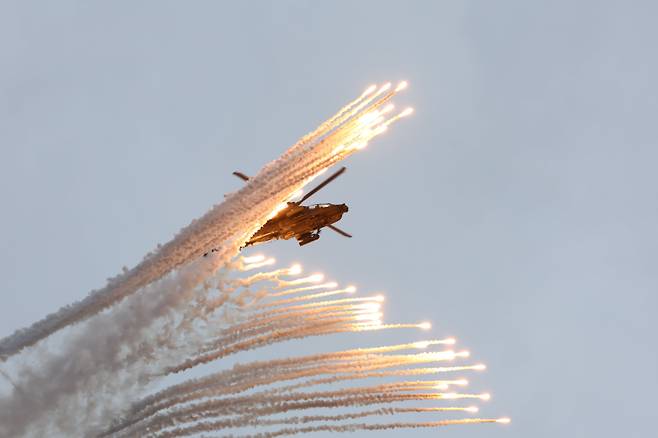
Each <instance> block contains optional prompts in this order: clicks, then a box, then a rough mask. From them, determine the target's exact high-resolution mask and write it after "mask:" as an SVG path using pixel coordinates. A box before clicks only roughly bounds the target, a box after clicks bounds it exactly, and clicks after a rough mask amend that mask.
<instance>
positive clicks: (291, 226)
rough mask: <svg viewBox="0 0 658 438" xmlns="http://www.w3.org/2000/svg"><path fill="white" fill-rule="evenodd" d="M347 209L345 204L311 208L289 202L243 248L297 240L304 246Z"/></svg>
mask: <svg viewBox="0 0 658 438" xmlns="http://www.w3.org/2000/svg"><path fill="white" fill-rule="evenodd" d="M347 210H348V208H347V205H345V204H317V205H311V206H303V205H298V204H296V203H294V202H289V203H288V204H287V206H286V207H285V208H284V209H282V210H281V211H279V212H278V213H277V214H276V216H274V217H273V218H272V219H270V220H269V221H267V222H266V223H265V225H263V226H262V227H261V228H260V229H259V230H258V231H257V232H256V234H254V235H253V236H251V239H249V241H248V242H247V243H246V244H245V246H249V245H255V244H257V243H263V242H267V241H269V240H275V239H283V240H287V239H292V238H293V237H294V238H296V239H297V241H298V242H299V245H300V246H301V245H305V244H307V243H310V242H312V241H314V240H317V239H318V238H319V237H320V234H319V232H320V229H321V228H322V227H326V226H327V225H331V224H333V223H334V222H338V221H339V220H340V219H341V217H342V216H343V213H345V212H347Z"/></svg>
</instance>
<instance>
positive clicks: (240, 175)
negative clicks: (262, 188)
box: [233, 172, 249, 181]
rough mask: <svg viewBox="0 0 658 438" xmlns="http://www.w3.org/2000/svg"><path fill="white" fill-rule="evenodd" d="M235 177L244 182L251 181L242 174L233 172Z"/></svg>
mask: <svg viewBox="0 0 658 438" xmlns="http://www.w3.org/2000/svg"><path fill="white" fill-rule="evenodd" d="M233 175H235V176H237V177H238V178H240V179H242V180H245V181H249V177H248V176H247V175H245V174H244V173H242V172H233Z"/></svg>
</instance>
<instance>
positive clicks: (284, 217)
mask: <svg viewBox="0 0 658 438" xmlns="http://www.w3.org/2000/svg"><path fill="white" fill-rule="evenodd" d="M345 169H346V168H345V167H341V168H340V169H339V170H338V171H336V172H335V173H334V174H332V175H331V176H330V177H328V178H327V179H325V180H324V181H322V182H321V183H320V184H318V185H317V186H316V187H315V188H314V189H313V190H311V191H310V192H308V193H307V194H306V195H304V197H303V198H301V199H300V200H299V201H295V202H288V203H287V204H286V206H285V208H283V209H282V210H281V211H279V212H278V213H277V214H276V215H275V216H274V217H273V218H272V219H270V220H269V221H267V222H266V223H265V225H263V226H262V227H261V228H260V229H259V230H258V231H256V233H255V234H254V235H253V236H251V238H250V239H249V240H248V241H247V242H246V243H245V244H244V247H247V246H250V245H256V244H258V243H264V242H267V241H269V240H276V239H282V240H288V239H292V238H293V237H294V238H295V239H297V242H298V243H299V246H304V245H306V244H308V243H311V242H313V241H315V240H318V239H319V238H320V230H321V229H322V228H324V227H327V228H329V229H331V230H333V231H335V232H337V233H338V234H341V235H343V236H345V237H352V235H351V234H349V233H346V232H345V231H343V230H341V229H340V228H338V227H336V226H334V225H333V224H334V223H335V222H338V221H339V220H340V219H341V217H342V216H343V214H344V213H346V212H347V210H348V208H347V205H345V204H314V205H309V206H306V205H301V204H302V202H304V201H306V200H307V199H308V198H310V197H311V196H313V195H314V194H315V193H317V192H318V191H319V190H321V189H322V188H324V187H325V186H326V185H327V184H329V183H330V182H332V181H333V180H334V179H336V178H338V177H339V176H340V175H341V174H342V173H343V172H345ZM233 175H235V176H237V177H238V178H240V179H242V180H244V181H249V177H248V176H247V175H245V174H244V173H241V172H233Z"/></svg>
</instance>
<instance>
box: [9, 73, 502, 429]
mask: <svg viewBox="0 0 658 438" xmlns="http://www.w3.org/2000/svg"><path fill="white" fill-rule="evenodd" d="M405 87H406V83H404V82H403V83H400V84H399V85H398V86H397V87H396V88H395V89H392V88H391V85H390V84H386V85H384V86H381V87H375V86H373V87H370V88H368V90H366V91H365V92H364V93H363V94H362V95H361V96H360V97H358V98H357V99H356V100H354V101H353V102H350V103H349V104H348V105H346V106H345V107H344V108H342V109H341V110H340V111H339V112H338V113H337V114H336V115H335V116H333V117H332V118H330V119H329V120H328V121H326V122H324V123H323V124H322V125H321V126H320V127H319V128H318V129H316V130H315V131H313V132H312V133H310V134H308V135H306V136H305V137H303V138H302V139H301V140H299V141H298V142H297V143H296V144H295V145H293V146H292V147H291V148H289V149H288V150H287V151H286V152H285V153H284V154H283V155H282V156H281V157H280V158H279V159H277V160H275V161H273V162H271V163H269V164H268V165H266V166H265V167H264V168H263V169H262V170H261V171H260V172H259V173H258V174H257V175H256V176H255V177H253V178H251V179H250V180H249V182H248V184H247V185H245V186H244V187H243V188H242V189H240V190H239V191H238V192H236V193H233V194H231V195H229V196H228V197H227V198H226V199H225V201H224V202H223V203H222V204H219V205H217V206H214V207H213V208H212V209H211V210H210V211H209V212H208V213H206V214H205V215H204V216H203V217H202V218H201V219H198V220H195V221H193V222H192V223H191V224H190V225H189V226H188V227H186V228H184V229H183V230H181V232H180V233H179V234H178V235H177V236H176V237H175V238H174V239H173V240H171V241H170V242H169V243H167V244H165V245H164V246H162V247H160V248H158V250H157V251H155V252H154V253H152V254H149V255H147V256H146V257H145V258H144V260H143V261H142V262H141V263H140V264H138V265H137V266H136V267H135V268H133V269H132V270H130V271H127V272H126V273H124V274H122V275H120V276H118V277H116V278H114V279H112V280H110V281H109V283H108V284H107V286H105V287H104V288H103V289H101V290H98V291H94V292H92V293H91V294H90V295H89V296H88V297H87V298H85V299H84V300H82V301H80V302H78V303H75V304H72V305H70V306H67V307H65V308H63V309H60V310H59V311H58V312H56V313H54V314H52V315H49V316H47V317H46V318H44V319H43V320H41V321H39V322H37V323H35V324H34V325H32V326H31V327H29V328H26V329H23V330H19V331H17V332H16V333H14V334H13V335H11V336H8V337H7V338H4V339H2V340H0V359H2V360H3V361H4V362H3V363H2V364H3V365H6V367H5V368H6V370H5V369H3V376H4V377H5V378H6V379H7V381H9V382H11V385H12V387H11V388H10V393H9V395H8V396H6V397H3V396H2V395H0V436H11V437H14V436H117V437H122V436H160V437H162V436H190V435H195V434H199V433H203V432H212V431H222V433H236V432H239V431H240V430H242V431H243V433H244V431H245V428H251V429H253V428H255V427H258V428H262V429H263V430H264V432H263V434H261V435H257V436H263V437H266V436H272V437H274V436H282V435H294V434H299V433H305V432H313V431H320V430H326V431H335V432H339V431H354V430H382V429H389V428H410V427H437V426H443V425H447V424H468V423H483V422H495V421H498V422H504V421H505V419H502V420H501V419H498V420H496V419H486V418H485V419H477V418H461V419H447V420H446V419H440V420H436V421H435V420H433V419H432V421H427V422H414V421H409V422H396V423H381V424H377V423H368V424H365V423H363V424H361V423H358V424H350V423H344V422H345V421H349V420H354V419H360V418H367V417H378V416H383V415H396V416H403V415H405V414H410V413H413V414H422V415H445V414H451V413H462V414H464V413H465V414H472V413H474V412H476V411H477V408H476V407H474V406H462V405H459V403H460V401H463V400H467V399H476V400H479V399H481V400H486V399H488V394H477V393H474V394H471V393H459V392H455V391H453V389H452V388H453V387H462V386H464V385H466V384H467V382H466V381H465V380H464V379H462V378H461V377H459V376H457V378H454V377H452V376H450V375H449V374H453V373H461V372H466V371H477V370H482V369H484V366H483V365H482V364H468V363H466V364H460V365H451V364H446V363H445V362H450V361H455V360H463V359H466V358H467V357H468V356H469V355H468V352H466V351H454V350H452V349H449V348H450V347H451V346H452V345H453V344H454V342H455V341H454V339H451V338H448V339H443V340H428V341H421V342H412V343H407V344H400V345H388V346H379V347H370V348H359V349H352V350H344V351H337V352H332V353H318V354H314V355H308V356H301V357H294V358H287V359H276V360H269V361H259V362H252V363H246V364H237V365H234V366H233V367H232V368H229V369H225V370H223V371H219V372H215V373H214V374H211V375H208V376H206V377H203V378H198V379H190V380H187V381H184V382H183V383H179V384H176V385H173V386H170V387H169V388H166V389H163V390H160V391H157V392H153V387H154V385H155V384H156V383H160V384H161V383H162V382H163V381H166V380H165V379H167V378H168V377H167V376H170V375H171V374H173V373H180V372H185V371H186V370H188V369H189V368H193V367H197V366H199V365H202V364H210V363H216V364H219V363H221V359H222V358H225V357H227V356H232V355H236V354H240V353H243V352H245V351H247V350H251V349H255V348H261V347H263V346H267V345H272V344H276V343H281V342H288V341H291V340H294V339H297V340H303V339H308V338H311V337H316V336H328V335H332V334H336V333H357V332H363V331H379V330H400V329H412V330H414V329H415V330H424V329H428V328H429V325H428V324H427V323H401V324H384V323H383V322H382V317H383V315H382V312H381V307H382V302H383V297H382V296H380V295H375V296H364V297H351V296H350V297H347V298H346V297H344V296H345V295H346V294H347V295H349V294H353V293H355V288H354V287H352V286H348V287H339V285H338V284H337V283H334V282H328V283H322V281H323V277H322V276H321V275H311V276H303V275H302V272H301V267H300V266H297V265H295V266H292V267H290V268H281V269H274V268H269V266H271V265H272V264H273V263H274V260H273V259H267V258H265V257H264V256H252V257H243V256H239V255H238V250H239V248H240V247H241V246H242V245H243V244H244V242H245V241H246V240H248V239H249V237H251V235H252V234H253V233H254V232H255V231H257V230H258V229H259V228H260V227H261V226H262V224H264V223H265V222H266V221H267V220H268V219H269V218H271V217H273V216H274V215H275V214H276V213H277V212H278V211H279V210H280V209H281V208H282V207H284V206H285V202H286V201H287V200H289V199H290V198H291V197H292V196H294V194H295V193H296V192H298V191H299V190H300V189H301V188H302V187H303V186H304V185H305V184H306V183H308V182H309V181H310V180H312V179H313V178H314V177H315V176H317V175H318V174H319V173H321V172H322V171H324V170H325V169H327V168H328V167H330V166H331V165H333V164H335V163H336V162H338V161H340V160H341V159H343V158H345V157H346V156H348V155H350V154H351V153H353V152H354V151H356V150H358V149H361V148H363V147H364V146H365V145H367V143H368V141H369V140H370V139H372V138H373V137H375V136H376V135H378V134H380V133H382V132H384V131H385V130H386V129H387V127H388V126H389V125H390V124H392V123H394V122H395V121H397V120H398V119H400V118H401V117H404V116H405V115H407V114H409V113H410V112H411V111H410V110H409V109H408V110H404V111H402V112H401V113H398V114H397V115H393V116H390V115H389V113H390V112H391V111H392V109H393V107H392V104H390V100H391V99H392V98H393V97H394V96H395V94H396V93H397V92H399V91H401V90H402V89H404V88H405ZM211 248H213V249H216V252H213V253H210V254H209V255H208V256H207V257H202V255H203V254H204V253H206V252H208V251H209V250H210V249H211ZM267 269H271V270H269V271H267ZM254 271H255V273H253V272H254ZM62 329H65V330H62ZM57 332H59V333H57ZM40 341H44V342H40ZM437 346H441V347H443V348H448V349H445V350H439V351H433V352H427V351H424V352H417V351H413V350H417V349H428V348H432V347H437ZM28 347H30V348H28ZM410 350H412V351H410ZM436 374H438V375H441V376H442V378H441V379H440V380H437V379H427V380H404V379H407V378H413V379H421V378H424V377H425V376H431V375H436ZM444 375H445V376H444ZM400 379H402V380H400ZM372 380H378V382H370V383H366V382H368V381H372ZM349 382H362V383H360V385H361V386H359V387H356V388H354V387H341V385H343V384H346V383H349ZM149 392H151V395H148V396H145V394H148V393H149ZM414 402H419V403H428V402H432V403H439V404H440V406H432V407H426V406H410V407H400V406H397V404H399V403H402V404H406V403H414ZM452 403H456V405H452ZM375 405H380V407H378V408H377V409H370V410H359V409H362V408H365V407H368V406H375ZM382 405H383V406H382ZM332 408H341V409H343V410H345V409H348V410H349V409H356V411H352V412H341V413H340V414H338V415H326V414H325V413H323V412H317V411H318V410H319V411H322V410H325V409H332ZM296 411H304V412H305V413H306V414H307V415H302V416H293V417H290V416H286V415H287V414H289V413H293V412H296ZM314 423H316V424H314ZM317 423H323V424H317ZM277 425H278V426H282V427H283V428H282V429H279V430H268V428H271V427H273V426H277ZM307 425H308V426H307ZM294 426H301V427H294ZM240 436H246V435H240Z"/></svg>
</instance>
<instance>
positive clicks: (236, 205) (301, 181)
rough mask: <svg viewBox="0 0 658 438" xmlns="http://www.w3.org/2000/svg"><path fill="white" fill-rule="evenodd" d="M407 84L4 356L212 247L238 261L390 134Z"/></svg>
mask: <svg viewBox="0 0 658 438" xmlns="http://www.w3.org/2000/svg"><path fill="white" fill-rule="evenodd" d="M405 87H406V83H404V82H403V83H401V84H400V85H398V86H397V87H396V88H395V89H394V90H391V85H390V84H386V85H384V86H382V87H379V88H377V87H370V88H368V90H366V92H364V93H363V94H362V95H361V96H360V97H359V98H358V99H356V100H355V101H353V102H351V103H350V104H348V105H347V106H345V107H344V108H342V109H341V110H340V111H339V112H338V113H337V114H336V115H335V116H333V117H332V118H330V119H329V120H328V121H326V122H325V123H323V124H322V125H321V126H320V127H319V128H318V129H316V130H315V131H313V132H312V133H310V134H308V135H306V136H305V137H303V138H302V139H301V140H300V141H299V142H297V143H296V144H295V145H293V146H292V147H291V148H290V149H289V150H288V151H286V153H284V154H283V155H282V156H281V157H280V158H279V159H277V160H275V161H273V162H271V163H269V164H267V165H266V166H265V167H263V169H262V170H261V171H260V172H259V173H258V174H257V175H256V176H254V177H253V178H251V179H250V180H249V182H248V184H247V185H246V186H245V187H243V188H242V189H241V190H239V191H238V192H237V193H235V194H233V195H232V196H229V197H227V198H226V199H225V201H224V202H223V203H221V204H219V205H216V206H214V207H213V208H212V209H211V210H210V211H209V212H207V213H206V214H205V215H204V216H202V217H201V218H200V219H197V220H194V221H192V223H191V224H190V225H188V226H187V227H185V228H183V229H182V230H181V231H180V232H179V233H178V235H176V237H174V239H172V240H171V241H170V242H168V243H166V244H165V245H163V246H161V247H159V248H158V249H157V250H156V251H155V252H153V253H149V254H148V255H147V256H146V257H145V258H144V260H143V261H142V262H141V263H139V264H138V265H137V266H136V267H134V268H133V269H131V270H129V271H127V272H125V273H123V274H120V275H118V276H117V277H115V278H113V279H110V280H109V282H108V284H107V285H106V286H105V287H104V288H102V289H100V290H97V291H92V292H91V293H90V294H89V295H88V296H87V297H86V298H85V299H83V300H82V301H79V302H77V303H74V304H71V305H69V306H66V307H63V308H61V309H60V310H59V311H57V312H56V313H53V314H51V315H48V316H47V317H46V318H44V319H42V320H41V321H38V322H36V323H35V324H33V325H32V326H31V327H29V328H25V329H21V330H18V331H16V332H15V333H14V334H13V335H11V336H8V337H6V338H4V339H2V340H0V359H6V358H8V357H11V356H13V355H14V354H16V353H18V352H20V351H21V350H23V349H24V348H26V347H29V346H31V345H34V344H36V343H37V342H39V341H40V340H41V339H44V338H46V337H47V336H49V335H51V334H53V333H54V332H56V331H58V330H60V329H62V328H64V327H66V326H68V325H70V324H75V323H77V322H80V321H82V320H84V319H86V318H89V317H90V316H92V315H95V314H97V313H98V312H100V311H102V310H104V309H107V308H108V307H110V306H112V305H113V304H115V303H117V302H118V301H120V300H122V299H124V298H125V297H127V296H129V295H131V294H133V293H134V292H136V291H137V290H138V289H139V288H141V287H144V286H146V285H147V284H149V283H151V282H153V281H155V280H157V279H159V278H161V277H163V276H164V275H166V274H168V273H170V272H172V271H173V270H174V269H176V268H179V267H181V266H183V265H185V264H187V263H189V262H191V261H193V260H195V259H198V258H199V257H201V255H203V254H204V253H205V252H207V251H208V250H209V249H211V248H217V249H219V251H218V253H217V254H216V255H215V257H214V258H213V259H214V263H215V266H214V267H215V268H217V267H219V266H220V265H221V263H225V262H227V261H228V259H230V258H231V257H233V256H234V255H235V253H236V251H237V249H238V248H239V247H240V246H242V245H243V244H244V242H245V241H246V240H247V239H248V238H249V237H250V236H251V235H252V234H253V233H254V232H255V231H256V230H258V229H259V228H260V227H261V226H262V225H263V224H264V223H265V222H266V221H267V219H269V217H271V216H272V215H273V212H275V211H276V209H277V206H279V205H281V203H283V202H285V201H286V200H287V199H289V198H290V197H291V196H292V195H293V194H295V192H297V191H298V190H299V189H301V187H303V186H304V185H305V184H306V183H307V182H308V181H309V180H310V179H312V178H313V177H314V176H315V175H317V174H318V172H320V171H322V170H324V169H326V168H327V167H329V166H331V165H332V164H335V163H336V162H337V161H339V160H341V159H343V158H345V157H346V156H348V155H350V154H351V153H353V152H354V151H356V150H358V149H361V148H363V147H365V146H366V145H367V143H368V141H369V140H370V139H372V138H373V137H375V136H376V135H378V134H381V133H382V132H384V131H385V130H386V129H387V127H388V126H389V125H390V124H391V123H393V122H395V121H396V120H397V119H399V118H400V117H402V116H404V115H406V114H408V113H409V111H408V110H407V111H403V112H402V113H400V114H398V115H396V116H393V117H388V118H386V117H387V116H386V114H387V113H388V112H390V110H391V109H392V107H391V106H387V107H383V105H385V104H386V103H387V102H389V101H390V100H391V99H392V98H393V96H394V95H395V94H396V93H397V92H398V91H401V90H402V89H404V88H405Z"/></svg>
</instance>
